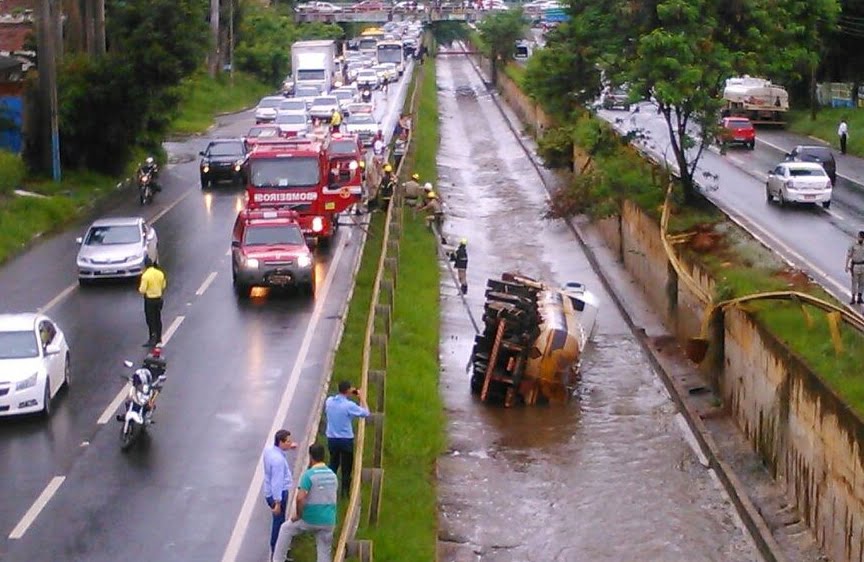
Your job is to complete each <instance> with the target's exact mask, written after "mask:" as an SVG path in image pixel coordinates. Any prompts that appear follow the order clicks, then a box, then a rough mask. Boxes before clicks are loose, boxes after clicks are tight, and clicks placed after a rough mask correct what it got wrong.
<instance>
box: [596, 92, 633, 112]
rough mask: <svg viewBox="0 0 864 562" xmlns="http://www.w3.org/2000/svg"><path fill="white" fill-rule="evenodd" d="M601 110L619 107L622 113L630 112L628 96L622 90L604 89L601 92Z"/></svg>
mask: <svg viewBox="0 0 864 562" xmlns="http://www.w3.org/2000/svg"><path fill="white" fill-rule="evenodd" d="M602 104H603V109H615V108H616V107H620V108H621V109H623V110H624V111H630V94H629V93H628V92H627V90H625V89H624V88H606V89H605V90H604V91H603V100H602Z"/></svg>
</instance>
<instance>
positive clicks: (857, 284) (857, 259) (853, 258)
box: [846, 230, 864, 304]
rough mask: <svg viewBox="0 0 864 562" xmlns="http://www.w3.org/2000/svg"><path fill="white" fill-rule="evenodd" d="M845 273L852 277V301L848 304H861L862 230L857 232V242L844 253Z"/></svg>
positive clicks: (863, 271) (863, 288) (863, 270)
mask: <svg viewBox="0 0 864 562" xmlns="http://www.w3.org/2000/svg"><path fill="white" fill-rule="evenodd" d="M846 271H848V272H849V274H850V275H851V276H852V299H851V301H850V304H855V303H856V302H857V303H858V304H861V303H862V302H864V300H861V293H862V292H864V230H859V231H858V240H856V241H855V242H854V243H853V244H852V245H851V246H849V251H848V252H846Z"/></svg>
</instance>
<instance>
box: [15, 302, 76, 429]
mask: <svg viewBox="0 0 864 562" xmlns="http://www.w3.org/2000/svg"><path fill="white" fill-rule="evenodd" d="M71 382H72V366H71V359H70V354H69V344H68V343H67V341H66V336H65V335H64V334H63V331H62V330H61V329H60V327H59V326H58V325H57V323H56V322H54V321H53V320H51V319H50V318H48V317H47V316H44V315H42V314H32V313H27V314H0V416H12V415H16V414H28V413H35V412H41V413H42V415H44V416H45V417H48V416H50V415H51V400H52V399H53V398H54V397H55V396H56V395H57V393H58V392H59V391H60V389H61V388H62V387H63V386H65V387H67V388H68V387H69V384H70V383H71Z"/></svg>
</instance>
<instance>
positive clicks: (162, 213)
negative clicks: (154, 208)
mask: <svg viewBox="0 0 864 562" xmlns="http://www.w3.org/2000/svg"><path fill="white" fill-rule="evenodd" d="M192 193H193V191H192V190H191V189H189V190H187V191H186V193H184V194H183V195H181V196H180V197H178V198H177V199H175V200H174V201H172V202H171V204H170V205H168V206H167V207H165V208H164V209H162V210H161V211H159V212H158V213H156V214H155V215H153V218H151V219H150V221H149V222H150V224H153V223H155V222H156V221H158V220H159V219H161V218H162V217H164V216H165V215H167V214H168V212H169V211H170V210H171V209H173V208H174V207H176V206H177V205H179V204H180V203H181V202H182V201H184V200H185V199H186V198H187V197H189V196H190V195H192Z"/></svg>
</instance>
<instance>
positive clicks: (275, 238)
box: [243, 225, 303, 246]
mask: <svg viewBox="0 0 864 562" xmlns="http://www.w3.org/2000/svg"><path fill="white" fill-rule="evenodd" d="M243 244H244V245H246V246H272V245H274V244H287V245H291V246H298V245H300V244H303V232H302V231H301V230H300V229H299V228H297V227H296V226H289V225H274V226H263V225H262V226H253V227H250V228H247V229H246V234H245V236H244V238H243Z"/></svg>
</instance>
